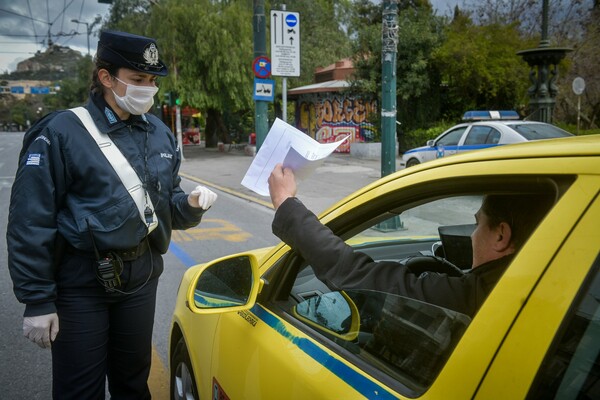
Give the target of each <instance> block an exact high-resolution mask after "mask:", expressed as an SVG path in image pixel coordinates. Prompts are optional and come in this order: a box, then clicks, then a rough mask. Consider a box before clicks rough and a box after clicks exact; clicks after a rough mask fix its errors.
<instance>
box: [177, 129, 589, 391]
mask: <svg viewBox="0 0 600 400" xmlns="http://www.w3.org/2000/svg"><path fill="white" fill-rule="evenodd" d="M509 147H510V148H509ZM521 180H524V182H525V183H521ZM506 182H509V184H510V185H513V182H514V184H515V185H516V186H515V188H523V187H525V188H526V187H527V185H530V182H539V183H540V184H542V185H548V184H549V185H556V186H557V191H558V192H559V193H560V196H559V198H558V199H557V202H556V204H555V206H554V207H553V208H552V210H551V211H550V212H549V213H548V215H547V216H546V218H545V219H544V220H543V221H542V222H541V224H540V225H539V226H538V228H537V229H536V231H535V232H534V233H533V234H532V236H531V237H530V238H529V239H528V241H527V242H526V244H525V246H524V247H523V249H522V250H521V251H520V252H519V253H518V254H517V256H516V257H515V258H514V260H513V262H512V263H511V265H510V267H509V268H508V269H507V271H506V272H505V273H504V275H503V276H502V278H501V279H500V280H499V281H498V283H497V285H496V287H495V288H494V290H493V291H492V292H491V294H490V295H489V296H488V298H487V300H486V301H485V302H484V304H483V305H482V306H481V308H480V309H479V311H478V312H477V314H476V315H475V317H474V318H473V319H472V321H471V322H470V324H469V325H468V327H467V328H466V330H465V331H464V333H463V334H462V336H461V337H460V340H459V341H458V342H457V344H456V346H455V347H454V349H453V350H452V352H451V354H450V356H449V358H448V359H447V361H446V362H445V363H444V364H443V368H441V369H440V371H439V373H438V374H437V375H436V377H435V379H434V380H433V381H432V382H431V383H430V384H428V385H425V386H423V387H420V386H419V385H418V384H416V385H415V386H410V385H409V386H406V385H405V384H403V383H402V382H400V381H398V380H396V379H394V378H391V377H390V376H391V375H389V372H386V369H385V368H383V367H382V368H381V369H378V368H377V367H374V366H373V365H379V364H378V363H375V364H373V365H371V364H370V363H369V362H368V361H365V360H364V359H362V360H361V359H358V358H356V357H355V356H354V355H353V354H351V352H349V351H348V350H345V349H343V348H340V347H339V346H338V345H337V344H335V343H333V342H332V341H331V339H330V337H328V336H327V334H323V333H322V332H320V331H319V330H316V329H314V327H311V326H310V325H309V324H304V323H302V321H301V320H298V319H296V318H294V317H293V315H292V313H290V312H288V311H286V309H285V308H282V307H279V306H278V301H277V300H275V299H274V297H275V295H274V294H273V292H276V291H277V290H278V286H277V285H278V282H284V281H285V279H283V278H281V276H285V275H286V274H287V273H289V272H288V271H287V270H286V268H283V267H282V265H284V266H287V265H288V264H289V265H290V266H292V265H293V263H292V262H291V261H290V259H293V257H294V254H293V253H291V252H290V249H289V247H288V246H287V245H285V244H279V245H277V246H274V247H273V248H272V249H270V250H269V249H261V250H260V251H258V252H256V253H254V254H255V255H256V257H257V260H258V264H259V273H258V274H259V275H260V276H259V277H255V279H256V280H258V279H261V280H262V283H261V290H262V292H261V293H259V294H258V300H257V302H256V303H252V304H248V309H247V310H240V311H237V312H225V311H224V312H223V313H221V314H203V315H197V314H195V313H193V312H192V311H190V308H189V307H188V306H186V301H187V298H186V296H187V293H188V290H190V289H189V288H190V285H194V284H195V283H194V282H195V280H196V279H197V275H198V273H199V270H200V269H201V268H202V266H196V267H192V268H190V270H188V271H187V272H186V274H185V275H184V277H183V280H182V284H181V288H180V290H179V293H178V299H177V305H176V308H175V311H174V316H173V329H172V333H171V349H172V350H173V349H174V348H175V344H176V342H178V341H179V340H183V341H184V342H185V344H186V347H187V349H188V352H189V358H190V363H191V367H192V369H193V378H194V380H195V383H196V384H197V387H198V388H197V390H198V392H199V393H198V397H197V398H201V399H206V398H210V397H213V396H216V395H219V396H222V397H221V398H229V399H232V400H233V399H281V398H288V399H307V398H310V399H330V398H344V399H359V398H381V399H386V398H401V399H405V398H406V399H408V398H420V399H439V398H481V399H487V398H524V397H526V396H527V394H528V393H529V391H530V390H532V389H531V388H532V383H533V382H535V379H536V375H537V374H538V370H539V369H540V368H541V367H540V366H541V365H542V363H543V360H544V358H545V357H546V354H547V353H548V351H549V348H551V347H552V343H553V341H554V340H555V336H556V335H557V332H559V331H560V329H561V326H562V324H563V323H564V321H563V320H564V319H565V315H567V313H568V311H569V309H570V308H571V307H572V304H573V302H574V299H575V298H576V297H577V295H578V292H579V291H580V288H581V287H582V286H584V282H585V280H586V279H587V276H588V275H589V274H590V271H591V270H592V267H591V266H592V264H593V263H594V260H595V259H596V258H597V257H598V255H599V252H600V234H599V233H598V229H597V221H599V220H600V200H598V196H599V193H600V137H598V136H595V137H578V138H569V139H557V140H549V141H543V142H537V143H525V144H522V145H515V146H505V147H504V148H501V149H500V148H498V149H491V150H487V151H486V152H473V153H469V154H465V155H461V156H457V157H452V158H444V159H440V160H437V161H433V162H431V163H427V164H425V165H419V166H416V167H414V168H410V169H407V170H403V171H400V172H397V173H395V174H392V175H390V176H388V177H385V178H382V179H380V180H378V181H377V182H374V183H372V184H370V185H368V186H366V187H365V188H363V189H361V190H359V191H357V192H356V193H354V194H352V195H350V196H348V197H346V198H345V199H343V200H341V201H340V202H339V203H337V204H336V205H334V206H332V207H330V208H329V209H328V210H326V211H325V212H324V213H322V214H321V216H320V219H321V221H322V222H323V223H325V224H326V225H328V226H329V227H330V228H331V229H332V230H333V231H334V232H336V233H338V234H339V235H340V236H342V237H344V235H347V234H348V232H350V231H351V230H352V229H354V226H353V225H354V224H356V221H357V220H361V219H365V220H367V219H369V218H372V217H371V215H372V214H373V213H374V212H375V211H376V209H377V208H378V207H382V201H384V200H385V199H386V198H387V197H390V196H392V195H393V196H394V197H393V199H394V202H395V203H397V204H399V205H402V204H407V206H406V207H407V208H408V205H412V203H414V202H417V203H418V202H420V201H422V200H419V199H425V198H429V197H431V198H437V197H443V196H445V195H450V194H454V193H455V192H456V193H457V194H463V192H464V191H467V192H468V191H469V190H471V189H470V188H471V187H472V186H475V187H479V186H480V187H481V189H480V190H481V191H484V192H485V191H490V190H493V188H494V185H496V184H497V185H504V184H505V183H506ZM515 190H517V189H515ZM467 194H468V193H467ZM400 215H401V216H402V215H403V214H400ZM374 238H375V239H374V240H379V239H380V237H379V236H374ZM354 240H355V242H354V243H355V244H356V243H365V242H364V241H363V242H361V241H360V240H356V239H354ZM349 242H352V240H349ZM289 268H291V267H289ZM289 268H288V269H289ZM273 271H275V272H273ZM367 360H368V359H367ZM171 368H174V366H173V365H171ZM213 398H214V397H213Z"/></svg>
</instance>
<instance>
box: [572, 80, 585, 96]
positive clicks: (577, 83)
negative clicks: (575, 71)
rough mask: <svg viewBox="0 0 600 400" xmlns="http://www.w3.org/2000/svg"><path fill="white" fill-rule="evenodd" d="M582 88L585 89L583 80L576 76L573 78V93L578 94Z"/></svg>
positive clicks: (581, 91)
mask: <svg viewBox="0 0 600 400" xmlns="http://www.w3.org/2000/svg"><path fill="white" fill-rule="evenodd" d="M584 90H585V81H584V80H583V78H581V77H579V76H578V77H577V78H575V79H573V93H575V94H576V95H577V96H579V95H580V94H582V93H583V91H584Z"/></svg>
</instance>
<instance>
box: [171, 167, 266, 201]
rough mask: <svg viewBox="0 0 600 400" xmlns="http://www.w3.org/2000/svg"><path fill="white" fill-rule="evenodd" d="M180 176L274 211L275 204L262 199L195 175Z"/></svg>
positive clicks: (181, 173) (180, 174)
mask: <svg viewBox="0 0 600 400" xmlns="http://www.w3.org/2000/svg"><path fill="white" fill-rule="evenodd" d="M179 176H182V177H184V178H186V179H189V180H190V181H194V182H197V183H201V184H203V185H206V186H210V187H213V188H215V189H218V190H220V191H222V192H225V193H229V194H232V195H234V196H236V197H241V198H242V199H246V200H248V201H251V202H253V203H256V204H260V205H261V206H265V207H268V208H270V209H273V204H271V203H270V202H268V201H264V200H262V199H259V198H256V197H253V196H248V195H247V194H245V193H241V192H238V191H236V190H233V189H230V188H226V187H224V186H219V185H215V184H214V183H212V182H208V181H205V180H204V179H200V178H196V177H195V176H193V175H188V174H186V173H183V172H180V173H179Z"/></svg>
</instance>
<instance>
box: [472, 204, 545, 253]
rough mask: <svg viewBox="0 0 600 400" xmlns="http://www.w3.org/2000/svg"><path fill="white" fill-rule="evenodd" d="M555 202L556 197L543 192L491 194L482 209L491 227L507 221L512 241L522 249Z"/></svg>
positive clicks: (516, 246)
mask: <svg viewBox="0 0 600 400" xmlns="http://www.w3.org/2000/svg"><path fill="white" fill-rule="evenodd" d="M553 204H554V197H553V196H550V195H542V194H489V195H486V196H485V197H484V198H483V202H482V204H481V211H482V212H483V213H484V214H485V215H486V216H487V218H488V222H489V225H490V228H494V227H496V226H498V225H499V224H500V223H501V222H506V223H507V224H508V225H509V226H510V228H511V243H512V244H513V246H514V247H515V249H517V250H518V249H520V248H521V246H523V244H524V243H525V241H526V240H527V239H528V238H529V236H530V235H531V234H532V233H533V231H534V229H535V228H536V227H537V226H538V224H539V223H540V222H541V220H542V219H543V218H544V216H545V215H546V214H547V213H548V211H549V210H550V208H552V205H553Z"/></svg>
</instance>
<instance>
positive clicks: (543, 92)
mask: <svg viewBox="0 0 600 400" xmlns="http://www.w3.org/2000/svg"><path fill="white" fill-rule="evenodd" d="M548 7H549V5H548V0H543V2H542V39H541V40H540V44H539V46H538V47H537V48H535V49H529V50H522V51H519V52H517V54H518V55H520V56H521V57H523V60H525V62H526V63H527V64H529V67H530V72H529V80H530V81H531V84H532V85H531V86H530V87H529V90H528V92H529V113H530V115H531V118H532V119H533V120H534V121H541V122H547V123H552V113H553V109H554V104H555V103H556V95H557V94H558V86H557V85H556V79H557V78H558V63H560V61H561V60H562V59H563V58H564V57H565V55H566V54H567V53H568V52H570V51H572V49H570V48H567V47H550V40H548Z"/></svg>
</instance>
